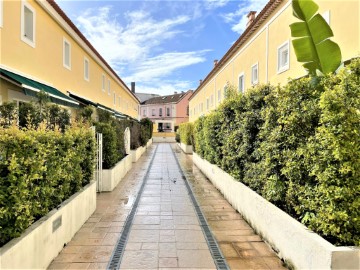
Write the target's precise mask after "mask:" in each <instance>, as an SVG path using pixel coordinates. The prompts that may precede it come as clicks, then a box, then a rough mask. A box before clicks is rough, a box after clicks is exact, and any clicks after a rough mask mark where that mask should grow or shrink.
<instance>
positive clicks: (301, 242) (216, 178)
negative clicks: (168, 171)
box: [193, 153, 360, 269]
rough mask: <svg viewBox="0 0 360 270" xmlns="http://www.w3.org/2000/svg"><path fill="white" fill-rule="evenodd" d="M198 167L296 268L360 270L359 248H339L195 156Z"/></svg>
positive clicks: (194, 159)
mask: <svg viewBox="0 0 360 270" xmlns="http://www.w3.org/2000/svg"><path fill="white" fill-rule="evenodd" d="M193 161H194V163H195V165H196V166H197V167H198V168H199V169H200V170H201V171H202V172H203V173H204V174H205V175H206V176H207V177H208V178H209V179H210V181H211V182H212V183H213V184H214V185H215V186H216V187H217V188H218V189H219V190H220V191H221V193H223V195H224V197H225V198H226V199H227V200H228V201H229V203H231V204H232V205H233V207H234V208H235V209H236V210H238V211H239V212H240V213H241V214H242V215H243V216H244V218H245V219H246V220H247V221H248V222H249V224H250V225H251V226H252V227H253V228H254V229H255V231H256V232H258V233H259V234H260V235H261V236H262V237H263V238H264V239H265V240H266V241H267V242H268V243H269V244H270V245H272V246H273V247H274V249H275V250H278V251H279V256H280V257H282V258H283V259H285V260H286V261H287V262H288V263H290V264H291V265H293V266H294V267H295V268H296V269H359V268H360V267H359V266H360V249H359V247H336V246H334V245H332V244H331V243H329V242H328V241H326V240H325V239H323V238H322V237H320V236H319V235H317V234H316V233H314V232H312V231H310V230H309V229H307V228H306V227H305V226H304V225H303V224H301V223H300V222H298V221H296V220H295V219H293V218H292V217H291V216H289V215H288V214H286V213H285V212H284V211H282V210H281V209H279V208H277V207H276V206H274V205H273V204H271V203H270V202H268V201H267V200H265V199H264V198H262V197H261V196H260V195H258V194H257V193H256V192H254V191H252V190H251V189H250V188H248V187H247V186H245V185H244V184H242V183H240V182H237V181H235V180H234V178H233V177H231V176H230V175H229V174H227V173H226V172H224V171H223V170H221V169H220V168H218V167H217V166H216V165H213V164H210V163H209V162H208V161H206V160H204V159H202V158H201V157H200V156H198V155H197V154H196V153H194V154H193Z"/></svg>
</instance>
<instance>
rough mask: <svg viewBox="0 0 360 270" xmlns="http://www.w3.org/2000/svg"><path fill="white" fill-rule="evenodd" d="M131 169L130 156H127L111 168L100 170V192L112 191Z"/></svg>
mask: <svg viewBox="0 0 360 270" xmlns="http://www.w3.org/2000/svg"><path fill="white" fill-rule="evenodd" d="M131 168H132V155H127V156H126V157H124V158H123V159H122V160H120V161H119V162H118V163H117V164H116V165H115V166H114V167H113V168H111V169H108V170H102V184H101V190H100V191H113V190H114V188H115V187H116V186H117V185H118V184H119V182H120V181H121V180H122V179H123V178H124V176H125V175H126V174H127V172H128V171H129V170H130V169H131Z"/></svg>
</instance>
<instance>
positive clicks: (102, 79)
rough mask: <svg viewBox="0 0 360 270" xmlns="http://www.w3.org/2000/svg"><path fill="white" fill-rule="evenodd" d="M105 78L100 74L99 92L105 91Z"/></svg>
mask: <svg viewBox="0 0 360 270" xmlns="http://www.w3.org/2000/svg"><path fill="white" fill-rule="evenodd" d="M105 88H106V77H105V74H102V75H101V90H102V91H103V92H105V91H106V89H105Z"/></svg>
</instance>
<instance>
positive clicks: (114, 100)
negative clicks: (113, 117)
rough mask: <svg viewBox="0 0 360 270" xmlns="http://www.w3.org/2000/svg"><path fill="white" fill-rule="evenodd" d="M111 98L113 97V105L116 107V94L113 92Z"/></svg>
mask: <svg viewBox="0 0 360 270" xmlns="http://www.w3.org/2000/svg"><path fill="white" fill-rule="evenodd" d="M113 96H114V105H116V94H115V92H113Z"/></svg>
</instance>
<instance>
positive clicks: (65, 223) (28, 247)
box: [0, 182, 96, 269]
mask: <svg viewBox="0 0 360 270" xmlns="http://www.w3.org/2000/svg"><path fill="white" fill-rule="evenodd" d="M95 208H96V183H95V182H91V183H90V184H88V185H87V186H86V187H84V188H83V189H82V190H80V191H79V192H77V193H76V194H74V195H73V196H71V197H70V198H69V199H67V200H66V201H64V202H63V203H62V204H61V207H60V208H59V209H54V210H52V211H51V212H50V213H48V214H47V215H46V216H45V217H42V218H41V219H39V220H38V221H36V222H35V223H34V224H32V225H31V226H30V227H29V228H28V229H27V230H26V231H25V232H24V233H23V234H22V235H21V236H20V237H18V238H16V239H13V240H11V241H10V242H9V243H7V244H6V245H5V246H3V247H2V248H1V249H0V269H46V268H47V267H48V266H49V264H50V263H51V261H52V260H53V259H54V258H55V257H56V256H57V255H58V254H59V252H60V251H61V250H62V249H63V247H64V244H66V243H68V242H69V241H70V240H71V239H72V237H73V236H74V235H75V233H76V232H77V231H78V230H79V229H80V228H81V226H82V225H83V224H84V223H85V222H86V220H87V219H88V218H89V217H90V216H91V215H92V213H94V211H95ZM53 226H55V230H54V227H53ZM56 227H57V229H56Z"/></svg>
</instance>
